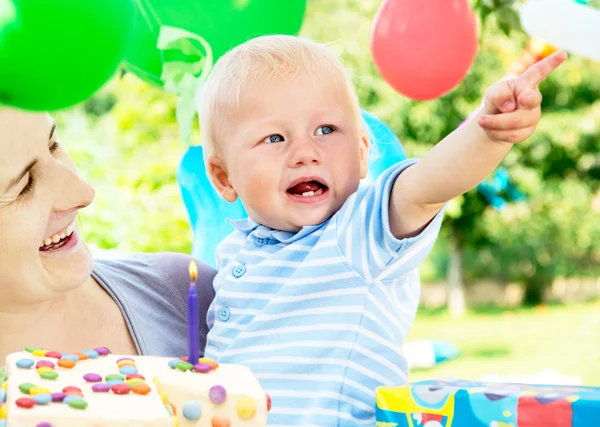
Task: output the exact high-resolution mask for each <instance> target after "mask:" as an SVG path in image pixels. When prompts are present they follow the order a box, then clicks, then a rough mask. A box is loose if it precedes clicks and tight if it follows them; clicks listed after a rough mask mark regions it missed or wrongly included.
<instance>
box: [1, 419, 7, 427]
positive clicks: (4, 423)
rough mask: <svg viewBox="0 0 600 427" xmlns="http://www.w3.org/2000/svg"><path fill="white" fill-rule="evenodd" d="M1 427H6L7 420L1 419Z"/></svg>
mask: <svg viewBox="0 0 600 427" xmlns="http://www.w3.org/2000/svg"><path fill="white" fill-rule="evenodd" d="M0 427H6V420H2V419H0Z"/></svg>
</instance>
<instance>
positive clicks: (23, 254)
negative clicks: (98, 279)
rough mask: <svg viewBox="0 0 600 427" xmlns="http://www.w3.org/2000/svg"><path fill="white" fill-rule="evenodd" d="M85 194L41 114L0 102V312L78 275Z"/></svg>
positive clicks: (85, 266) (87, 264)
mask: <svg viewBox="0 0 600 427" xmlns="http://www.w3.org/2000/svg"><path fill="white" fill-rule="evenodd" d="M93 199H94V190H93V189H92V188H91V187H90V186H89V185H88V184H87V183H85V182H84V181H82V180H81V178H79V176H78V175H77V170H76V168H75V165H74V164H73V162H72V160H71V158H70V157H69V155H68V154H67V152H66V151H65V150H64V148H63V147H62V146H61V145H60V144H59V142H58V140H57V134H56V125H55V123H54V121H53V120H52V118H51V117H50V116H49V115H47V114H44V113H30V112H24V111H19V110H13V109H7V108H0V292H1V293H2V298H1V299H0V311H4V312H10V311H19V310H20V308H21V307H25V306H27V305H31V304H34V303H36V302H42V301H44V300H47V299H49V298H52V297H55V296H57V295H59V294H61V293H63V292H64V291H67V290H69V289H73V288H76V287H78V286H80V285H82V284H83V283H84V282H85V281H86V279H87V278H88V277H89V275H90V273H91V269H92V257H91V254H90V252H89V250H88V248H87V246H86V245H85V243H84V242H83V239H82V238H81V236H80V234H79V231H78V229H77V226H76V216H77V211H78V210H79V209H81V208H84V207H86V206H88V205H89V204H90V203H91V202H92V200H93Z"/></svg>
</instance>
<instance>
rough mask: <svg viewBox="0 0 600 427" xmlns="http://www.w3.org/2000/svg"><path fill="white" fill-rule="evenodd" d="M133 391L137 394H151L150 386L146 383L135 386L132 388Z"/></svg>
mask: <svg viewBox="0 0 600 427" xmlns="http://www.w3.org/2000/svg"><path fill="white" fill-rule="evenodd" d="M131 391H133V392H134V393H135V394H148V393H150V386H149V385H148V384H146V383H142V384H134V385H132V386H131Z"/></svg>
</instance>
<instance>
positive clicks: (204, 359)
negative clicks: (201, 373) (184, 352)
mask: <svg viewBox="0 0 600 427" xmlns="http://www.w3.org/2000/svg"><path fill="white" fill-rule="evenodd" d="M198 363H206V364H208V365H210V367H211V368H212V369H213V370H215V369H217V368H218V367H219V364H218V363H217V362H215V361H214V360H213V359H211V358H210V357H201V358H200V359H198Z"/></svg>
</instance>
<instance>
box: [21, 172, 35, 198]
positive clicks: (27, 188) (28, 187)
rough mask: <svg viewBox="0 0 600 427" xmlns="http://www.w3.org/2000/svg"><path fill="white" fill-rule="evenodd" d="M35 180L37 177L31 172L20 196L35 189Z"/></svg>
mask: <svg viewBox="0 0 600 427" xmlns="http://www.w3.org/2000/svg"><path fill="white" fill-rule="evenodd" d="M34 182H35V179H34V178H33V175H31V172H29V179H28V180H27V185H25V187H23V189H22V190H21V192H20V193H19V197H21V196H24V195H26V194H27V193H29V192H30V191H31V190H33V183H34Z"/></svg>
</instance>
